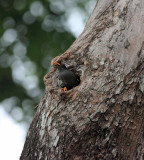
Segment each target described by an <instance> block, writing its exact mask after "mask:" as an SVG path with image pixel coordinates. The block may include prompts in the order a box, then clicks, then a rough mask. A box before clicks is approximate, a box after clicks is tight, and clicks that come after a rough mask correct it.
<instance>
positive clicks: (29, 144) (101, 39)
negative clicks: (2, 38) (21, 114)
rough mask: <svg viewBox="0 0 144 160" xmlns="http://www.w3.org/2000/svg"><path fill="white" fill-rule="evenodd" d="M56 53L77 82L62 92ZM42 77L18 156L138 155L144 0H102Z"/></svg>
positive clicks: (86, 159)
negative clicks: (40, 92)
mask: <svg viewBox="0 0 144 160" xmlns="http://www.w3.org/2000/svg"><path fill="white" fill-rule="evenodd" d="M55 60H62V62H63V63H64V64H65V65H66V66H67V67H68V68H70V69H71V70H73V71H75V73H77V74H78V75H79V76H80V80H81V82H80V85H79V86H77V87H74V88H73V89H71V90H68V91H66V92H64V91H61V89H60V86H59V85H58V72H57V70H56V67H55V66H54V64H53V63H54V61H55ZM44 82H45V86H46V90H45V95H44V97H43V98H42V100H41V102H40V104H39V106H38V109H37V112H36V114H35V117H34V119H33V122H32V124H31V126H30V129H29V131H28V134H27V138H26V142H25V145H24V148H23V152H22V155H21V160H113V159H115V160H143V159H144V0H126V1H125V0H108V1H105V0H99V1H98V2H97V5H96V7H95V9H94V11H93V13H92V15H91V16H90V18H89V20H88V22H87V24H86V27H85V29H84V31H83V33H82V34H81V35H80V36H79V37H78V39H77V40H76V41H75V42H74V43H73V44H72V46H71V47H70V48H69V49H68V50H67V51H66V52H65V53H64V54H62V55H61V56H59V57H56V58H55V59H54V60H53V61H52V70H51V72H50V73H49V74H47V75H46V76H45V77H44Z"/></svg>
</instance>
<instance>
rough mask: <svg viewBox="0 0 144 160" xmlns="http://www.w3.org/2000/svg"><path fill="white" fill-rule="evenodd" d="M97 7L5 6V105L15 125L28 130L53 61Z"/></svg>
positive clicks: (83, 2)
mask: <svg viewBox="0 0 144 160" xmlns="http://www.w3.org/2000/svg"><path fill="white" fill-rule="evenodd" d="M94 5H95V1H94V0H90V1H87V0H73V1H71V0H41V1H38V0H0V20H1V21H0V92H1V93H0V102H1V106H3V107H4V108H5V109H6V111H7V112H8V113H9V114H10V115H11V116H12V117H13V118H14V119H15V120H16V121H18V122H24V123H26V124H27V123H28V124H29V122H30V121H31V119H32V116H33V114H34V112H35V109H34V108H35V107H34V106H36V104H37V103H38V102H39V101H40V98H41V97H42V95H43V91H44V83H43V77H44V75H45V74H46V73H47V72H49V69H50V61H51V59H52V58H54V57H55V56H57V55H59V54H61V53H63V52H64V51H65V50H66V49H67V48H68V47H69V46H70V45H71V44H72V42H73V41H74V40H75V36H76V34H75V33H74V31H73V29H74V28H75V27H74V26H76V27H79V26H77V25H79V24H73V26H71V24H72V23H73V22H74V20H77V22H78V21H82V22H83V24H84V21H86V19H87V18H88V15H89V14H90V12H91V11H92V8H94ZM77 15H79V16H80V15H81V20H80V19H78V18H79V17H77ZM75 29H76V28H75Z"/></svg>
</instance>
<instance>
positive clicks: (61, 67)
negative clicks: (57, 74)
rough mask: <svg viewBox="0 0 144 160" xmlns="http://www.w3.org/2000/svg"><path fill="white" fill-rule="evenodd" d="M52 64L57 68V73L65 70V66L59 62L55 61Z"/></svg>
mask: <svg viewBox="0 0 144 160" xmlns="http://www.w3.org/2000/svg"><path fill="white" fill-rule="evenodd" d="M54 63H55V65H56V66H57V68H58V70H59V71H62V70H66V69H67V68H66V66H65V65H64V64H62V63H61V62H60V61H55V62H54Z"/></svg>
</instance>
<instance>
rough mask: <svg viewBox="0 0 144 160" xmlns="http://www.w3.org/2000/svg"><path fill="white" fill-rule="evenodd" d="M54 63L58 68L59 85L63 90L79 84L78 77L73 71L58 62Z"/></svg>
mask: <svg viewBox="0 0 144 160" xmlns="http://www.w3.org/2000/svg"><path fill="white" fill-rule="evenodd" d="M55 64H56V65H57V68H58V70H59V79H60V80H61V81H62V84H61V87H62V90H63V91H67V90H69V89H72V88H73V87H75V86H77V85H79V83H80V79H79V77H78V76H77V75H76V74H75V73H74V72H72V71H70V70H68V69H67V68H66V66H65V65H64V64H61V63H60V62H55Z"/></svg>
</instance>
